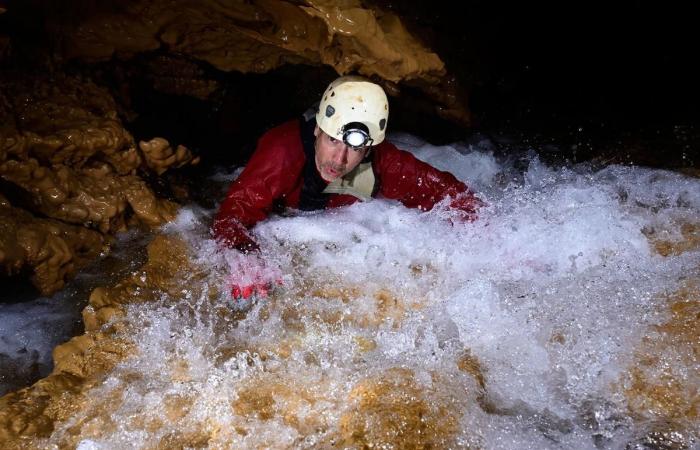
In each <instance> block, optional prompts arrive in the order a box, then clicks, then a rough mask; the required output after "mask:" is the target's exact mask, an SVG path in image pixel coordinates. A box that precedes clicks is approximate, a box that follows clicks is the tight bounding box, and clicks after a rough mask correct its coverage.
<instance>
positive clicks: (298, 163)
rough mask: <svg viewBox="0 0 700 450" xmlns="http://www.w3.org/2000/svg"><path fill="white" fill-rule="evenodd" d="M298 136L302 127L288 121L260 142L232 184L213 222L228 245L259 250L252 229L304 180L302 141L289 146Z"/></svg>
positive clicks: (215, 228)
mask: <svg viewBox="0 0 700 450" xmlns="http://www.w3.org/2000/svg"><path fill="white" fill-rule="evenodd" d="M295 122H297V121H295ZM298 136H299V132H298V126H297V127H296V128H295V127H294V123H288V124H285V125H282V126H281V127H278V128H276V129H273V130H271V131H270V132H268V133H266V134H265V135H263V136H262V137H261V138H260V140H259V141H258V146H257V148H256V150H255V152H254V153H253V156H252V157H251V158H250V161H249V162H248V164H247V165H246V167H245V169H243V172H242V173H241V175H240V176H239V177H238V178H237V179H236V180H235V181H234V182H233V183H232V184H231V187H230V188H229V191H228V194H227V195H226V198H225V199H224V201H223V202H222V203H221V205H220V206H219V211H218V213H217V215H216V217H215V219H214V223H213V225H212V230H213V232H214V235H215V237H216V238H217V239H218V240H221V241H223V243H224V244H225V245H226V246H228V247H232V248H234V247H235V248H238V249H241V250H252V249H257V244H255V242H254V240H253V239H252V237H251V235H250V233H249V232H248V228H250V227H252V226H253V225H255V224H256V223H258V222H259V221H261V220H263V219H265V218H266V217H267V216H268V214H269V213H270V211H271V209H272V207H273V204H274V202H275V200H277V199H280V198H282V197H284V196H285V195H287V194H288V193H289V192H291V191H292V190H293V189H294V187H295V186H296V184H297V183H298V182H299V181H300V174H301V168H302V167H303V165H304V154H303V151H301V150H300V148H297V147H299V146H300V145H301V142H299V144H298V145H289V143H290V142H293V143H295V141H294V139H295V138H296V139H297V140H298V139H299V137H298ZM295 144H296V143H295Z"/></svg>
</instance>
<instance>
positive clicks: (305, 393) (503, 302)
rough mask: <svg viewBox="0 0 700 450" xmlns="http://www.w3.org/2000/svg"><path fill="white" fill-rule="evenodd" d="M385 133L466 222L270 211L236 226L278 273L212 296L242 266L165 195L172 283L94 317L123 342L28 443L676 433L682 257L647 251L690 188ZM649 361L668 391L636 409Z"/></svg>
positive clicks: (693, 259)
mask: <svg viewBox="0 0 700 450" xmlns="http://www.w3.org/2000/svg"><path fill="white" fill-rule="evenodd" d="M397 140H399V141H400V142H401V144H402V146H403V147H409V148H411V149H412V150H413V151H414V152H415V153H416V155H417V156H418V157H420V158H422V159H425V160H427V161H429V162H431V163H433V164H434V165H436V166H437V167H441V168H449V169H450V170H451V171H452V172H453V173H455V174H456V175H457V176H458V177H460V178H461V179H464V180H465V181H467V182H469V183H470V184H471V185H472V187H473V188H474V189H475V190H476V191H477V192H478V193H480V195H481V197H482V198H483V199H484V200H485V201H486V202H487V203H488V206H487V207H486V208H484V209H483V210H482V211H481V213H480V218H479V220H478V221H476V222H474V223H466V224H465V223H459V222H458V221H456V220H450V219H451V215H450V211H449V210H447V209H445V208H443V207H439V206H438V207H436V208H435V209H434V210H433V211H432V212H429V213H420V212H418V211H415V210H410V209H406V208H404V207H402V206H401V205H400V204H398V203H396V202H391V201H386V200H375V201H372V202H368V203H363V204H356V205H353V206H350V207H347V208H343V209H337V210H331V211H321V212H313V213H299V214H297V215H295V216H292V217H279V216H276V217H271V218H270V219H269V220H267V221H266V222H264V223H261V224H260V225H258V226H257V227H256V228H255V230H254V231H255V233H256V235H257V236H258V241H259V243H260V244H261V247H262V261H263V262H264V263H263V264H264V265H265V267H266V268H267V270H268V273H269V274H272V275H271V276H272V277H273V278H277V277H279V278H280V280H281V282H282V285H281V286H278V287H277V288H276V289H275V290H274V291H273V292H272V295H271V296H270V297H269V298H258V299H256V300H255V301H252V302H233V301H232V300H231V299H230V298H229V297H228V294H227V292H228V291H229V283H230V277H231V276H233V278H240V277H242V276H244V275H246V274H242V273H239V272H241V271H245V267H246V264H247V263H249V264H250V265H259V264H261V260H259V259H250V260H247V259H246V258H250V257H244V256H241V255H239V254H237V253H235V252H221V251H219V250H218V249H217V248H216V245H215V244H214V242H213V241H212V240H211V239H210V235H209V233H208V223H209V221H210V214H211V211H205V210H202V209H199V208H196V207H191V208H185V209H184V210H183V211H182V212H181V213H180V215H179V217H178V219H177V220H176V221H175V222H174V223H172V224H170V225H168V226H167V227H166V228H165V230H164V232H165V233H167V234H171V235H173V236H178V237H181V238H184V239H185V240H186V241H187V243H188V244H189V246H190V248H191V250H192V260H193V269H192V272H191V276H190V277H187V278H186V279H183V280H181V281H179V282H180V283H181V287H182V289H181V294H182V295H181V296H179V297H178V298H177V299H176V298H173V297H172V296H170V295H168V294H165V293H163V294H161V295H160V297H159V300H157V301H155V302H148V303H137V304H134V305H131V306H129V307H128V312H127V315H126V317H124V318H120V319H115V320H119V321H121V322H123V324H124V331H123V332H122V333H123V335H124V336H125V337H126V338H128V339H129V340H131V341H133V342H134V344H135V346H136V351H135V352H134V353H133V355H132V356H130V357H128V358H127V359H126V360H124V361H122V362H121V363H119V364H118V365H117V366H116V367H115V368H114V369H113V370H112V371H111V372H110V373H108V374H107V376H106V377H105V379H104V381H103V382H102V383H101V384H100V385H98V386H96V387H95V388H93V389H92V390H91V391H90V392H89V393H88V397H89V398H91V399H92V400H91V401H90V402H89V403H88V404H87V405H86V406H85V408H83V409H81V410H80V411H79V412H77V413H76V414H75V415H74V416H72V417H71V418H70V419H68V420H67V421H65V422H62V423H57V424H55V426H54V431H53V434H52V435H51V436H50V437H49V438H48V439H47V440H45V441H38V442H37V445H40V446H46V447H51V446H58V447H63V446H65V445H67V444H74V445H77V446H78V448H81V449H98V448H126V447H129V448H132V447H134V448H172V447H178V446H180V447H210V448H396V449H401V448H427V447H432V448H488V449H526V448H532V449H548V448H552V449H559V448H577V449H578V448H580V449H585V448H689V447H692V446H693V445H696V443H697V438H698V429H697V422H696V421H697V408H698V403H697V386H698V373H697V368H698V367H697V354H693V351H692V349H693V345H697V343H696V342H697V331H695V332H694V333H695V334H693V330H692V328H693V326H692V324H693V323H694V322H693V321H692V320H690V321H689V322H688V324H689V325H688V326H687V327H686V328H683V329H682V330H681V331H678V332H676V331H672V330H671V331H669V329H668V328H664V327H669V326H671V325H669V324H673V323H676V322H679V321H681V319H679V318H678V317H679V316H678V314H683V313H684V312H685V311H686V310H687V308H690V312H691V314H692V313H693V311H694V310H693V309H692V304H693V302H697V300H698V294H697V290H694V289H695V288H693V287H691V288H688V281H689V280H697V279H698V278H699V275H700V273H699V272H700V270H699V268H700V252H699V251H698V249H697V246H696V247H695V248H692V247H691V248H689V249H686V250H685V251H677V252H674V251H669V252H666V253H665V255H666V256H663V255H662V254H660V253H659V251H658V249H657V248H656V247H655V245H656V243H658V242H666V243H669V244H668V245H673V243H675V242H679V241H682V240H683V239H684V238H685V235H684V231H683V230H686V231H687V228H688V224H691V226H692V225H693V224H697V223H698V220H699V217H700V214H699V212H700V182H699V181H698V180H696V179H691V178H687V177H684V176H681V175H678V174H675V173H671V172H665V171H659V170H651V169H644V168H635V167H623V166H610V167H606V168H603V169H602V170H594V169H592V168H590V167H587V166H575V167H560V168H555V167H548V166H547V165H545V164H543V163H542V162H540V161H539V160H538V158H537V157H536V155H530V156H526V157H522V158H520V159H519V160H516V159H511V160H501V159H499V158H496V157H495V156H494V155H493V154H492V153H490V152H489V151H488V149H480V148H473V147H459V146H454V147H447V148H439V149H436V148H435V147H432V146H429V145H427V144H424V143H422V142H420V141H418V140H417V139H416V138H413V137H410V136H399V137H397ZM523 161H524V162H525V164H524V165H523ZM684 227H685V228H684ZM686 234H687V233H686ZM232 271H233V272H234V273H233V274H232V273H231V272H232ZM683 289H686V290H688V293H687V295H685V296H683V297H682V298H680V299H679V298H678V295H680V294H678V292H682V291H683ZM674 296H675V297H674ZM674 301H677V302H680V303H682V304H683V305H687V304H690V305H691V306H689V307H686V306H682V307H680V308H676V309H673V308H670V307H669V305H670V304H672V303H673V302H674ZM684 308H685V309H684ZM679 311H680V312H679ZM674 321H675V322H674ZM674 333H675V334H674ZM684 333H685V334H684ZM659 334H663V335H664V336H666V337H665V338H663V339H656V340H654V339H655V338H654V336H658V335H659ZM664 339H665V341H664ZM684 339H685V340H684ZM651 341H654V342H655V344H654V345H656V346H651V347H650V345H651V344H649V342H651ZM666 341H668V342H666ZM664 342H666V343H664ZM645 352H647V353H648V352H651V353H653V355H648V354H647V353H645ZM674 352H675V353H674ZM666 354H667V355H666ZM647 356H649V357H651V356H653V357H655V358H657V362H659V361H660V362H659V364H660V365H659V364H656V362H653V361H652V362H649V361H650V360H649V359H648V358H647V359H645V358H646V357H647ZM666 356H668V358H667V359H664V358H666ZM658 367H665V369H664V370H665V372H664V374H665V375H664V376H665V377H666V378H664V377H661V379H662V380H666V381H668V380H670V379H672V380H673V381H674V382H675V383H676V385H674V386H676V388H675V389H676V391H674V392H676V393H677V394H679V395H680V396H681V397H683V396H684V397H685V399H686V400H688V401H689V403H688V405H685V404H681V403H682V402H681V400H682V399H681V400H679V402H681V403H678V402H677V403H678V405H680V406H679V407H678V408H676V409H673V408H675V406H674V405H675V404H673V405H671V406H668V405H667V404H668V402H666V403H663V402H661V403H659V402H657V403H654V405H656V406H658V405H660V404H661V406H658V408H657V410H655V411H657V412H650V411H651V410H650V406H649V404H651V403H649V402H652V401H653V399H654V398H655V397H654V396H653V395H651V394H649V395H647V391H649V392H651V391H652V390H653V389H652V388H649V389H646V388H645V386H647V385H649V386H652V387H653V386H655V384H654V380H655V378H654V377H655V376H656V375H655V373H656V372H654V371H655V370H657V368H658ZM635 373H637V375H635ZM639 380H642V381H639ZM645 383H646V384H645ZM645 389H646V390H645ZM693 393H694V394H693ZM669 395H670V394H669ZM693 395H695V399H694V400H693ZM647 398H649V399H651V400H648V401H647V400H646V399H647ZM640 399H642V400H640ZM693 401H694V402H695V403H693ZM640 402H641V403H640ZM645 402H647V403H645ZM662 403H663V404H662ZM639 404H641V405H642V406H641V407H638V405H639ZM664 405H666V406H664ZM684 405H685V406H684ZM656 406H655V407H656ZM664 408H666V409H664ZM683 408H685V409H683ZM669 411H670V412H669ZM693 414H694V415H693ZM654 439H656V440H657V441H654V442H656V443H657V444H658V445H657V447H654V446H653V445H652V444H650V442H652V441H653V440H654ZM669 443H670V444H669ZM674 443H675V444H674ZM671 444H673V445H676V444H677V446H676V447H672V446H669V445H671ZM662 445H667V446H666V447H663V446H662Z"/></svg>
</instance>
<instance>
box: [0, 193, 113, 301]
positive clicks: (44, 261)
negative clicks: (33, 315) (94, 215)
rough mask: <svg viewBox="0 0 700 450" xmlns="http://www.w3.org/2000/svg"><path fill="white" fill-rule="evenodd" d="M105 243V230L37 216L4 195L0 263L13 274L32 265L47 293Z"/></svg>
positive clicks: (0, 215) (0, 200)
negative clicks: (16, 206)
mask: <svg viewBox="0 0 700 450" xmlns="http://www.w3.org/2000/svg"><path fill="white" fill-rule="evenodd" d="M103 245H104V236H103V235H102V234H101V233H98V232H96V231H93V230H89V229H87V228H84V227H80V226H75V225H69V224H66V223H62V222H60V221H57V220H53V219H41V218H37V217H34V216H32V215H31V214H30V213H28V212H27V211H24V210H22V209H19V208H14V207H12V206H11V205H10V203H9V202H8V201H7V199H4V198H3V197H2V196H0V265H2V266H3V267H4V268H5V270H6V271H7V272H8V274H10V275H13V274H17V273H18V272H20V271H21V270H22V269H23V268H24V267H25V266H29V267H31V268H32V271H33V273H32V275H31V280H32V282H33V283H34V285H35V286H36V287H37V288H39V290H40V292H42V293H43V294H48V293H50V292H54V291H56V290H58V289H60V288H61V287H63V283H64V280H65V279H66V278H68V277H70V276H72V275H74V274H75V272H76V270H77V269H78V268H79V267H81V266H82V265H84V264H85V263H86V262H88V261H89V260H91V259H92V258H94V257H96V256H97V255H98V254H99V253H100V252H101V251H102V249H103Z"/></svg>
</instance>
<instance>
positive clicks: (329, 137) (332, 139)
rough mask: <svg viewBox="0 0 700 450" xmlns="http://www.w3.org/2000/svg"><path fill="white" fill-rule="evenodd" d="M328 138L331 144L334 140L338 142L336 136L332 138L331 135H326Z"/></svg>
mask: <svg viewBox="0 0 700 450" xmlns="http://www.w3.org/2000/svg"><path fill="white" fill-rule="evenodd" d="M328 139H330V140H331V144H335V143H336V142H338V139H336V138H334V137H332V136H328Z"/></svg>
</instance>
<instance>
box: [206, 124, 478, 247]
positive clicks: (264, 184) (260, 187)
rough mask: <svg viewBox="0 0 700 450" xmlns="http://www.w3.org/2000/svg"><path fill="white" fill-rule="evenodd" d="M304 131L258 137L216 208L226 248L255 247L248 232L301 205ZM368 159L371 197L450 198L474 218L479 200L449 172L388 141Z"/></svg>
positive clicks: (344, 201) (337, 202)
mask: <svg viewBox="0 0 700 450" xmlns="http://www.w3.org/2000/svg"><path fill="white" fill-rule="evenodd" d="M311 126H313V124H311ZM304 127H306V125H304ZM303 132H305V131H304V130H302V122H300V121H299V120H292V121H289V122H287V123H284V124H282V125H280V126H278V127H276V128H273V129H272V130H270V131H268V132H267V133H265V134H264V135H263V136H262V137H261V138H260V140H259V141H258V146H257V149H256V150H255V152H254V153H253V156H252V157H251V159H250V161H249V162H248V164H247V165H246V167H245V169H244V170H243V172H242V173H241V175H240V176H239V177H238V178H237V179H236V180H235V181H234V182H233V183H232V184H231V187H230V188H229V191H228V194H227V195H226V198H225V199H224V201H223V202H222V203H221V206H220V207H219V212H218V213H217V215H216V218H215V219H214V224H213V227H212V228H213V231H214V234H215V236H216V238H217V239H219V240H222V241H223V242H224V243H225V244H226V245H227V246H229V247H236V248H239V249H251V248H256V247H257V246H256V245H255V242H254V241H253V239H252V238H251V236H250V235H249V233H248V231H247V229H248V228H250V227H252V226H253V225H255V224H256V223H257V222H259V221H261V220H263V219H265V218H266V217H267V216H268V214H270V212H272V211H273V210H274V209H283V208H298V207H299V205H300V197H301V196H302V190H303V189H302V187H303V186H304V183H305V174H306V178H308V177H309V173H310V172H309V166H307V167H306V170H305V164H306V161H307V156H306V155H310V154H313V153H309V151H313V148H311V149H309V148H308V147H309V145H311V146H312V144H309V143H308V142H307V144H306V147H307V148H306V149H305V148H304V143H303V140H304V139H303V138H302V133H303ZM307 139H308V138H307ZM305 150H306V151H305ZM369 158H371V161H372V169H373V171H374V175H375V179H376V189H375V193H374V195H373V196H375V197H383V198H388V199H393V200H398V201H400V202H401V203H403V204H404V205H405V206H407V207H409V208H418V209H420V210H423V211H427V210H430V209H432V207H433V206H434V205H435V204H436V203H437V202H439V201H440V200H442V199H444V198H445V197H446V196H448V195H449V196H452V197H453V200H452V202H451V207H453V208H457V209H459V210H461V211H463V212H464V213H465V217H466V218H467V219H468V220H473V219H475V218H476V214H475V213H476V208H477V207H478V206H479V205H480V204H481V202H480V200H479V199H477V198H476V197H475V196H474V194H473V193H472V192H471V191H470V190H469V189H468V188H467V186H466V185H465V184H464V183H462V182H461V181H459V180H457V179H456V178H455V177H454V176H453V175H452V174H450V173H448V172H443V171H440V170H438V169H435V168H434V167H432V166H431V165H429V164H426V163H424V162H422V161H420V160H418V159H417V158H416V157H415V156H413V155H412V154H411V153H409V152H406V151H403V150H399V149H398V148H396V146H394V145H393V144H391V143H389V142H387V141H384V142H382V143H381V144H379V145H377V146H375V147H373V148H372V151H371V153H370V155H369ZM309 159H310V158H309ZM310 164H313V169H312V170H314V173H313V174H314V175H316V176H317V178H318V179H320V176H318V172H317V171H316V170H315V161H314V160H311V161H310ZM304 192H307V190H304ZM324 196H325V202H326V203H325V205H324V207H326V208H333V207H338V206H344V205H349V204H352V203H354V202H355V201H357V200H358V199H357V198H356V197H353V196H351V195H346V194H324Z"/></svg>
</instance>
